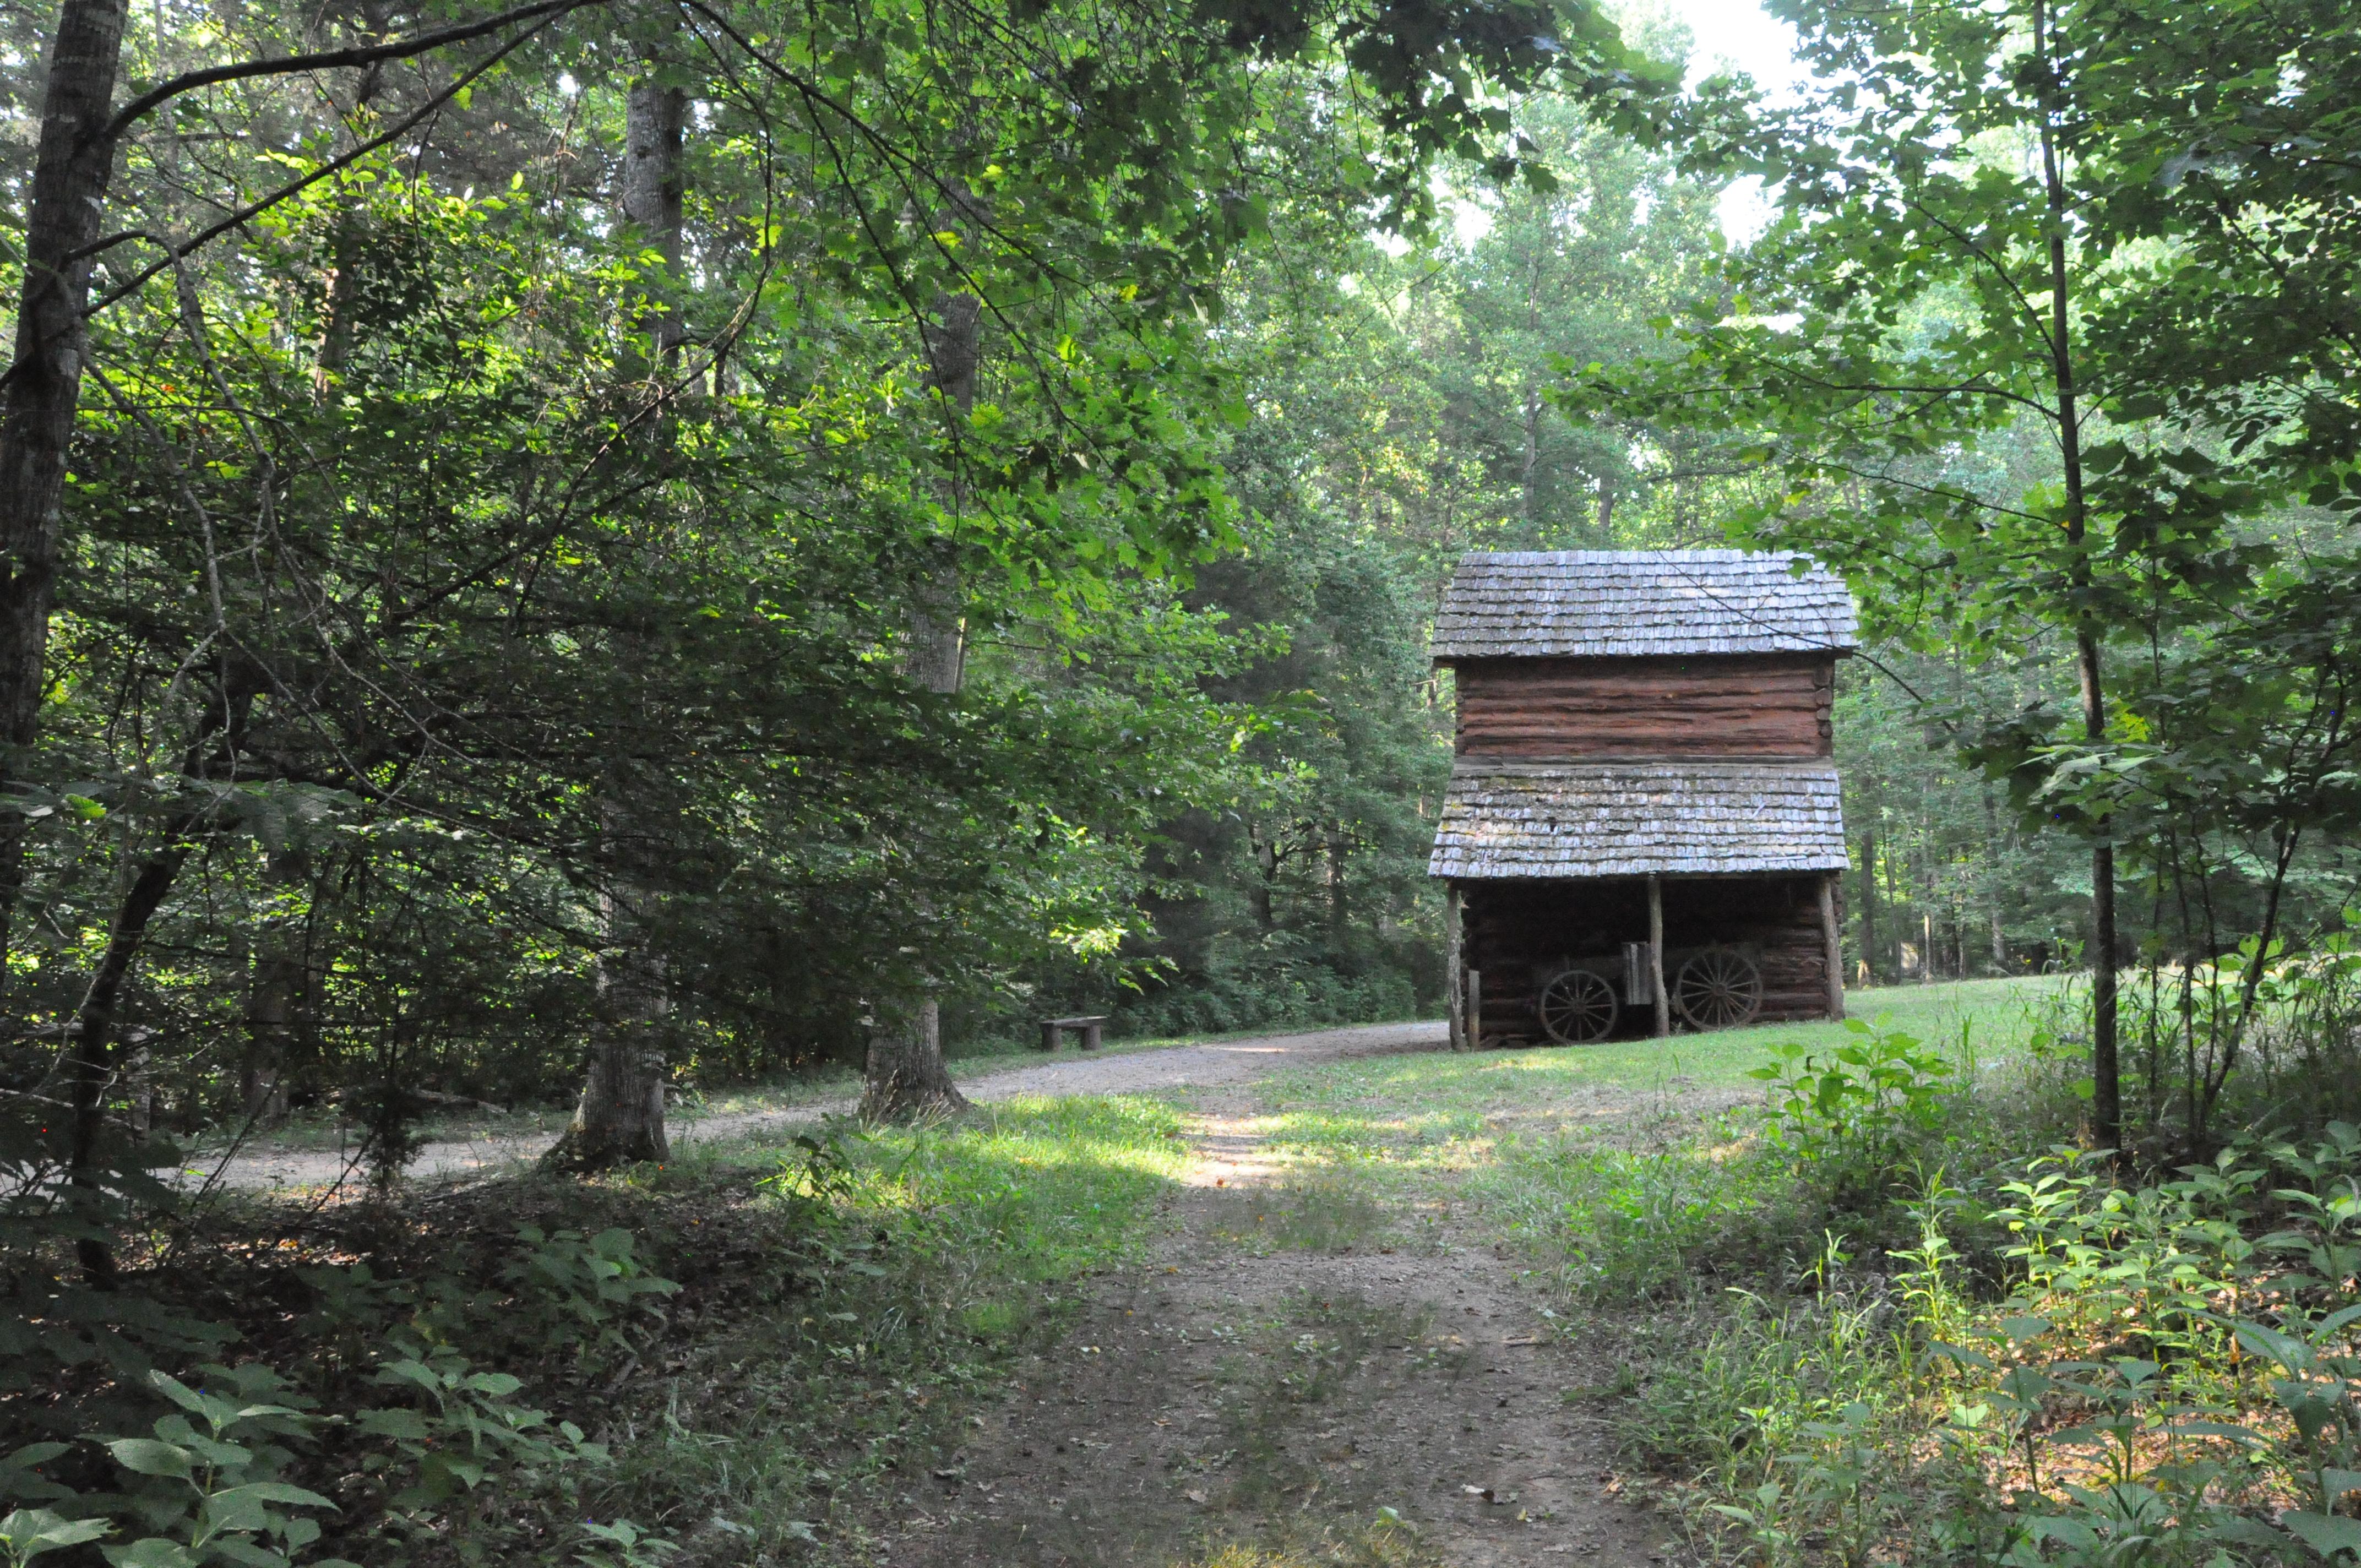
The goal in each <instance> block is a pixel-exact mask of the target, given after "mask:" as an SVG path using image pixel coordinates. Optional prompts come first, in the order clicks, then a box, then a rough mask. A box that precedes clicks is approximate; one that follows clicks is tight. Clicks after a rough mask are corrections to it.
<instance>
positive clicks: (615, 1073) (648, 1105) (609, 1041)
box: [542, 894, 672, 1171]
mask: <svg viewBox="0 0 2361 1568" xmlns="http://www.w3.org/2000/svg"><path fill="white" fill-rule="evenodd" d="M599 903H600V905H601V909H600V914H601V916H602V917H603V919H604V923H605V925H606V927H607V938H608V943H609V946H608V947H607V948H606V949H605V950H603V951H601V952H600V953H599V955H598V981H597V983H598V1020H597V1022H596V1023H595V1024H594V1025H592V1032H591V1036H590V1066H589V1071H588V1074H587V1075H586V1077H585V1078H584V1080H583V1084H582V1098H581V1100H580V1101H579V1102H577V1103H576V1105H575V1108H574V1120H573V1121H572V1122H570V1123H568V1124H566V1132H565V1135H563V1136H562V1137H560V1138H559V1139H558V1140H557V1144H556V1146H555V1147H554V1148H552V1149H551V1150H550V1151H549V1153H547V1154H546V1155H544V1156H543V1157H542V1164H543V1165H544V1167H546V1168H549V1169H552V1170H572V1171H588V1170H611V1169H614V1168H616V1167H618V1166H625V1165H637V1164H641V1163H642V1162H650V1163H654V1164H659V1165H660V1164H662V1163H663V1162H664V1161H665V1160H667V1159H670V1158H671V1157H672V1145H671V1141H670V1140H669V1139H668V1138H667V1137H666V1136H665V1135H664V1077H665V1067H666V1062H667V1060H668V1058H669V1055H670V1053H669V1052H668V1051H667V1050H666V1049H665V1046H666V1041H665V1038H664V1036H665V1033H666V1030H667V1028H668V1026H669V1024H670V1014H671V1005H670V1002H669V999H668V997H667V995H666V992H665V984H664V965H663V963H662V962H661V961H660V960H659V959H657V958H656V957H655V956H654V953H653V943H652V942H651V940H650V935H649V932H648V929H647V927H646V923H645V921H644V920H643V919H642V917H641V912H640V911H638V910H634V909H632V908H631V907H630V905H628V904H627V903H626V902H625V901H624V900H623V899H621V898H619V897H617V896H615V895H614V894H608V895H606V896H605V897H603V898H601V899H600V900H599Z"/></svg>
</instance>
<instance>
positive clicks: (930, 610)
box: [861, 294, 983, 1122]
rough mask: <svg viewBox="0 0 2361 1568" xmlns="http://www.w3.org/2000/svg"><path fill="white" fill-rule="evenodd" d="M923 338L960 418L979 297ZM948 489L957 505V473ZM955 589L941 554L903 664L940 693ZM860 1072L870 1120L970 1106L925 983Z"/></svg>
mask: <svg viewBox="0 0 2361 1568" xmlns="http://www.w3.org/2000/svg"><path fill="white" fill-rule="evenodd" d="M925 338H926V348H927V357H928V362H929V363H928V377H927V378H928V382H929V383H930V384H931V385H933V386H934V387H936V388H938V389H940V390H941V392H942V394H943V401H944V403H945V405H946V407H947V408H948V410H949V411H950V412H951V413H952V414H954V415H955V416H956V417H958V418H959V419H961V420H964V419H965V417H966V416H967V414H968V413H969V412H970V411H972V410H973V409H974V407H975V391H976V371H977V368H978V367H979V366H980V365H981V363H982V361H983V301H981V300H979V299H977V298H976V297H975V296H974V295H972V294H947V295H945V296H944V297H943V298H942V299H940V300H939V301H937V302H936V305H935V320H934V322H933V323H932V324H930V325H929V326H928V329H927V331H926V334H925ZM954 460H956V457H955V458H954ZM949 492H950V499H951V500H952V502H953V503H954V505H953V510H957V508H956V503H957V501H958V499H959V495H960V488H959V485H958V483H957V481H956V480H954V481H952V483H951V484H950V487H949ZM960 594H961V589H960V582H959V572H958V568H957V567H956V566H955V565H953V564H952V563H951V561H950V559H949V558H948V556H947V557H946V558H945V559H944V561H943V562H942V563H941V565H939V566H938V567H937V569H936V570H935V572H934V573H933V574H932V576H930V578H929V579H928V583H927V585H926V587H925V589H924V590H923V591H922V595H921V598H920V600H919V602H918V604H917V606H916V607H915V608H914V609H912V611H911V614H910V648H909V657H908V659H907V660H906V663H905V666H904V667H905V669H906V671H907V673H908V674H909V677H910V679H911V680H912V681H913V682H914V683H916V684H917V685H920V686H923V687H924V688H925V689H927V690H928V691H931V692H938V693H940V694H942V695H944V696H950V695H952V694H954V693H956V692H957V691H958V690H959V689H960V685H961V681H962V679H963V678H964V676H965V674H966V664H967V634H966V624H965V621H964V620H963V619H962V618H961V613H960ZM862 1079H863V1083H862V1093H861V1114H862V1117H863V1118H864V1119H866V1120H869V1121H875V1122H907V1121H914V1120H917V1119H919V1118H921V1117H927V1116H939V1115H950V1114H955V1113H959V1112H961V1111H964V1110H966V1109H967V1108H968V1102H967V1097H966V1096H965V1095H963V1094H961V1092H960V1091H959V1089H958V1088H957V1086H956V1085H954V1084H953V1083H952V1082H951V1075H950V1069H949V1068H947V1067H945V1066H944V1065H943V1029H942V1007H941V1003H940V1001H939V998H937V997H936V996H935V995H934V994H933V993H932V992H931V990H929V992H928V994H926V995H924V996H922V997H921V998H919V999H918V1000H917V1002H916V1003H913V1004H909V1005H907V1006H906V1007H903V1008H900V1009H896V1010H893V1011H889V1012H887V1013H885V1014H882V1015H881V1016H880V1017H879V1018H878V1019H877V1021H876V1023H875V1024H874V1025H873V1029H872V1033H871V1035H870V1036H869V1056H868V1060H867V1062H866V1063H865V1064H864V1068H863V1072H862Z"/></svg>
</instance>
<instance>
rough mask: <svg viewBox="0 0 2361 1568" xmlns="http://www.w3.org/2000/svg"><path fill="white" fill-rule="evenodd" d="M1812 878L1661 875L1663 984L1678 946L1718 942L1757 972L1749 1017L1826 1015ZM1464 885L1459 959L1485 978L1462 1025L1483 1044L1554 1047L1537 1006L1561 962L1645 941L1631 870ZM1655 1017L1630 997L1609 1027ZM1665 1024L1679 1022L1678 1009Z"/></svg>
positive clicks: (1631, 1033)
mask: <svg viewBox="0 0 2361 1568" xmlns="http://www.w3.org/2000/svg"><path fill="white" fill-rule="evenodd" d="M1819 881H1820V879H1819V877H1818V875H1817V874H1811V875H1803V876H1763V877H1751V876H1750V877H1695V878H1686V879H1684V878H1672V877H1668V878H1666V879H1665V880H1664V950H1665V953H1666V955H1667V958H1666V963H1665V970H1664V980H1665V983H1666V984H1667V986H1669V985H1670V984H1671V983H1672V981H1673V979H1674V976H1675V972H1676V970H1677V969H1678V963H1677V960H1678V959H1680V958H1681V957H1683V956H1684V955H1685V950H1686V949H1688V948H1701V947H1707V946H1709V945H1713V944H1716V943H1720V944H1726V945H1729V946H1731V947H1736V948H1742V949H1744V950H1745V952H1746V954H1747V956H1748V957H1750V958H1752V959H1753V960H1754V962H1755V966H1756V967H1757V968H1758V969H1760V970H1762V972H1763V1009H1762V1011H1761V1012H1760V1013H1759V1014H1756V1015H1755V1019H1756V1022H1758V1023H1764V1024H1771V1023H1785V1022H1794V1021H1797V1020H1802V1019H1810V1018H1825V1017H1827V1016H1828V956H1827V948H1826V947H1825V946H1824V944H1823V942H1822V940H1821V931H1820V898H1819ZM1461 894H1462V897H1463V899H1464V901H1465V906H1464V908H1463V911H1462V913H1461V916H1460V927H1461V930H1462V932H1463V934H1464V939H1465V941H1466V968H1467V969H1471V970H1478V971H1479V972H1480V973H1481V974H1482V976H1483V982H1482V991H1483V996H1482V1004H1483V1018H1482V1020H1481V1023H1480V1027H1478V1028H1477V1029H1471V1030H1470V1031H1469V1033H1470V1034H1471V1035H1472V1036H1475V1038H1476V1039H1477V1041H1479V1042H1480V1043H1482V1044H1485V1045H1504V1044H1517V1043H1522V1044H1525V1045H1548V1044H1550V1043H1551V1041H1550V1038H1549V1035H1548V1033H1547V1031H1545V1030H1543V1027H1542V1025H1541V1015H1540V1014H1539V1012H1538V1011H1537V1010H1536V1008H1537V1003H1539V1001H1540V999H1541V990H1542V987H1543V985H1544V984H1545V983H1547V982H1548V981H1549V979H1550V977H1551V976H1552V975H1554V974H1555V973H1556V972H1557V971H1558V970H1559V969H1561V968H1562V967H1564V966H1565V963H1566V961H1567V960H1569V959H1572V960H1577V961H1578V960H1581V959H1596V958H1607V957H1609V956H1612V957H1614V958H1616V959H1618V960H1619V961H1620V954H1621V950H1622V944H1624V943H1625V942H1644V941H1646V940H1647V938H1648V894H1647V883H1645V882H1644V881H1642V880H1641V879H1638V878H1615V879H1611V880H1609V879H1601V880H1598V881H1588V882H1513V883H1512V882H1470V883H1462V884H1461ZM1841 918H1842V911H1841V909H1839V919H1841ZM1609 972H1610V973H1614V974H1620V972H1621V971H1620V968H1617V969H1613V970H1609ZM1654 1026H1655V1015H1654V1011H1653V1008H1652V1007H1649V1006H1647V1005H1644V1004H1642V1005H1637V1006H1635V1005H1632V1004H1631V1003H1629V1002H1628V1001H1627V1002H1626V1003H1625V1005H1624V1008H1623V1015H1622V1019H1621V1021H1620V1024H1619V1025H1618V1027H1617V1029H1616V1031H1615V1033H1616V1036H1617V1037H1619V1038H1634V1037H1638V1036H1645V1035H1648V1034H1650V1033H1652V1032H1653V1029H1654ZM1673 1026H1674V1028H1675V1030H1679V1029H1681V1028H1683V1027H1684V1026H1685V1025H1682V1024H1681V1022H1680V1018H1679V1014H1677V1013H1675V1014H1674V1022H1673Z"/></svg>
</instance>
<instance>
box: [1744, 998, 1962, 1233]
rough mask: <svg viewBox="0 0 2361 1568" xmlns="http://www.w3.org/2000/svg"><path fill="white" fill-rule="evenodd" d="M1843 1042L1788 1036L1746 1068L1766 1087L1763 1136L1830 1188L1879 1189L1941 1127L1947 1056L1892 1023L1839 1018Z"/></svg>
mask: <svg viewBox="0 0 2361 1568" xmlns="http://www.w3.org/2000/svg"><path fill="white" fill-rule="evenodd" d="M1845 1027H1846V1028H1847V1029H1848V1030H1850V1032H1851V1033H1852V1036H1853V1038H1852V1040H1851V1042H1850V1043H1849V1044H1846V1045H1843V1046H1839V1047H1837V1048H1836V1049H1834V1050H1832V1051H1826V1052H1814V1051H1810V1050H1807V1049H1806V1048H1805V1047H1803V1046H1800V1045H1797V1044H1795V1043H1793V1042H1791V1041H1782V1042H1780V1043H1779V1044H1777V1045H1774V1046H1773V1047H1771V1053H1772V1055H1773V1058H1775V1060H1774V1061H1773V1063H1772V1065H1770V1066H1767V1067H1759V1068H1756V1069H1753V1070H1752V1072H1750V1073H1748V1074H1747V1076H1748V1077H1749V1078H1752V1079H1755V1080H1758V1081H1760V1082H1763V1083H1767V1084H1770V1085H1771V1086H1772V1088H1771V1137H1772V1140H1773V1143H1774V1144H1776V1145H1777V1146H1778V1147H1779V1148H1780V1149H1782V1150H1784V1152H1786V1153H1787V1154H1790V1155H1793V1156H1794V1157H1796V1158H1797V1159H1800V1160H1802V1161H1803V1162H1804V1163H1805V1165H1806V1167H1807V1168H1809V1169H1810V1171H1811V1173H1812V1176H1813V1179H1817V1180H1818V1181H1820V1182H1822V1183H1825V1184H1826V1186H1827V1187H1828V1190H1830V1191H1831V1192H1832V1193H1835V1194H1839V1195H1852V1196H1865V1197H1869V1198H1872V1199H1876V1198H1879V1197H1882V1196H1883V1193H1884V1190H1885V1189H1886V1188H1887V1186H1888V1185H1889V1184H1890V1183H1891V1182H1892V1181H1893V1180H1894V1179H1895V1178H1896V1177H1897V1176H1899V1175H1900V1174H1901V1173H1902V1171H1903V1170H1904V1169H1905V1168H1906V1167H1907V1166H1908V1164H1909V1163H1910V1160H1911V1157H1912V1156H1913V1154H1914V1153H1915V1152H1916V1150H1917V1149H1918V1148H1919V1147H1920V1146H1923V1145H1924V1144H1925V1143H1926V1142H1927V1140H1928V1139H1929V1138H1930V1137H1932V1136H1933V1135H1937V1134H1938V1133H1939V1132H1940V1131H1941V1130H1942V1127H1943V1125H1944V1122H1945V1119H1946V1118H1945V1114H1944V1113H1945V1111H1946V1109H1947V1102H1948V1100H1949V1096H1950V1094H1951V1093H1952V1084H1951V1080H1952V1078H1953V1076H1954V1069H1953V1067H1952V1064H1951V1063H1950V1062H1949V1060H1947V1059H1946V1058H1944V1057H1943V1055H1942V1054H1941V1053H1940V1052H1939V1051H1935V1050H1932V1049H1929V1048H1928V1047H1925V1046H1923V1045H1921V1044H1920V1043H1919V1042H1918V1041H1917V1040H1916V1038H1915V1037H1913V1036H1909V1035H1905V1034H1904V1033H1903V1032H1902V1031H1900V1030H1899V1029H1894V1028H1890V1027H1887V1026H1886V1025H1885V1024H1884V1022H1883V1020H1881V1021H1880V1022H1879V1023H1878V1024H1876V1025H1871V1024H1867V1023H1864V1022H1862V1021H1861V1020H1860V1019H1858V1018H1853V1019H1847V1020H1846V1021H1845Z"/></svg>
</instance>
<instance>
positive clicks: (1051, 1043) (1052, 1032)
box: [1041, 1024, 1058, 1051]
mask: <svg viewBox="0 0 2361 1568" xmlns="http://www.w3.org/2000/svg"><path fill="white" fill-rule="evenodd" d="M1041 1048H1042V1049H1043V1050H1045V1051H1054V1050H1056V1049H1057V1048H1058V1025H1055V1024H1044V1025H1041Z"/></svg>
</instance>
